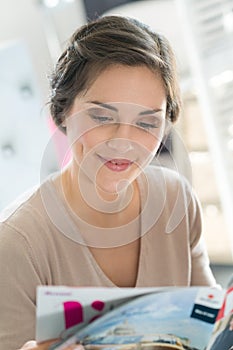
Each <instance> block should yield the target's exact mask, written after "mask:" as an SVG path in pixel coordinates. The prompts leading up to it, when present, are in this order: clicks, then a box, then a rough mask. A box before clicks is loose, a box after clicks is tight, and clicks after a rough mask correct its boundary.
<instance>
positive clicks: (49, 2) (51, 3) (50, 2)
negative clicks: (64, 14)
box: [44, 0, 60, 8]
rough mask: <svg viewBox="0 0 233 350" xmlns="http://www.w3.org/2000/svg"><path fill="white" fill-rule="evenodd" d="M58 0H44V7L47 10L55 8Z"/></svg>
mask: <svg viewBox="0 0 233 350" xmlns="http://www.w3.org/2000/svg"><path fill="white" fill-rule="evenodd" d="M59 2H60V0H44V5H45V6H46V7H49V8H53V7H56V6H57V5H58V4H59Z"/></svg>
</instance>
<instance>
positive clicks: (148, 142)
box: [138, 133, 161, 154]
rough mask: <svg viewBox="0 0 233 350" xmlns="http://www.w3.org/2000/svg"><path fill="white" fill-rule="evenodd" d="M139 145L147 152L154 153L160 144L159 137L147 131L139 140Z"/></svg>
mask: <svg viewBox="0 0 233 350" xmlns="http://www.w3.org/2000/svg"><path fill="white" fill-rule="evenodd" d="M138 142H140V144H141V147H142V148H144V150H145V151H146V152H148V153H151V154H155V153H156V152H157V150H158V148H159V146H160V144H161V138H157V137H155V136H152V135H150V134H149V133H148V134H147V135H146V136H144V137H142V138H141V139H140V140H139V139H138Z"/></svg>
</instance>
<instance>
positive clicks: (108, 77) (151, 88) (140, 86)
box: [74, 65, 166, 109]
mask: <svg viewBox="0 0 233 350" xmlns="http://www.w3.org/2000/svg"><path fill="white" fill-rule="evenodd" d="M93 100H97V101H101V102H103V103H105V102H113V103H114V102H124V103H133V104H136V105H141V106H146V107H148V108H151V109H155V108H161V107H162V106H163V107H164V106H165V105H166V92H165V88H164V84H163V80H162V78H161V75H160V73H159V72H152V71H151V70H150V69H149V68H147V67H146V66H133V67H129V66H123V65H114V66H110V67H108V68H106V69H105V70H104V71H102V72H101V73H100V74H99V75H98V76H97V78H96V79H95V80H94V82H93V83H92V84H91V85H90V87H89V88H88V89H87V91H86V92H85V94H84V95H82V96H78V97H77V98H76V99H75V101H74V106H75V107H78V106H79V105H80V104H83V103H86V102H87V101H93Z"/></svg>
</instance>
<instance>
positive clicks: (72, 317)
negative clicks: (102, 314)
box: [63, 301, 83, 329]
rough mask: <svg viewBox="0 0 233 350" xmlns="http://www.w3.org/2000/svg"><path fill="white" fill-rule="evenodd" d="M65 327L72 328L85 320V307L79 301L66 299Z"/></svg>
mask: <svg viewBox="0 0 233 350" xmlns="http://www.w3.org/2000/svg"><path fill="white" fill-rule="evenodd" d="M63 307H64V316H65V327H66V329H67V328H70V327H73V326H75V325H76V324H79V323H81V322H83V307H82V304H80V303H79V302H77V301H66V302H64V303H63Z"/></svg>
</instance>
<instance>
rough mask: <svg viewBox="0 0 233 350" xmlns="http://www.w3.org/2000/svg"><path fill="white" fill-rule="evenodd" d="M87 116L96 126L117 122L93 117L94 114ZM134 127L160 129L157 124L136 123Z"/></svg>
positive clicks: (102, 117)
mask: <svg viewBox="0 0 233 350" xmlns="http://www.w3.org/2000/svg"><path fill="white" fill-rule="evenodd" d="M89 116H90V117H91V118H92V120H94V121H95V122H96V123H98V124H102V125H105V124H116V123H117V122H116V121H114V118H113V117H111V116H101V115H95V114H89ZM136 125H137V126H138V127H139V128H141V129H144V130H151V129H158V128H159V127H160V125H159V122H158V121H157V122H155V123H146V122H143V121H138V122H137V123H136Z"/></svg>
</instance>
